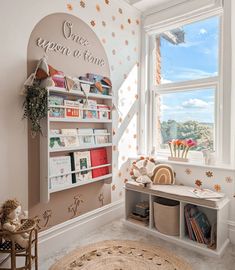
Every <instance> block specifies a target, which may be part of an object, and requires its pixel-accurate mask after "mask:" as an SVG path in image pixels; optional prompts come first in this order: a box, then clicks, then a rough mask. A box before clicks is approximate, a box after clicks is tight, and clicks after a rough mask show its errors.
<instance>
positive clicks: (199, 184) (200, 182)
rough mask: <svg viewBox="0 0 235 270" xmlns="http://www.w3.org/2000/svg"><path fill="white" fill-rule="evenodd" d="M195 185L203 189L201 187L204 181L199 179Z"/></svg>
mask: <svg viewBox="0 0 235 270" xmlns="http://www.w3.org/2000/svg"><path fill="white" fill-rule="evenodd" d="M195 185H196V186H197V187H201V186H202V181H201V180H199V179H197V180H196V181H195Z"/></svg>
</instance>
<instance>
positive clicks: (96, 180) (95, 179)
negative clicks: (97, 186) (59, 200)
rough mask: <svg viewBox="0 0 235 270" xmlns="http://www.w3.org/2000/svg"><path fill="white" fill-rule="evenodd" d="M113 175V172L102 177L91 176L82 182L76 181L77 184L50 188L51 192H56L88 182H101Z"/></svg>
mask: <svg viewBox="0 0 235 270" xmlns="http://www.w3.org/2000/svg"><path fill="white" fill-rule="evenodd" d="M111 177H112V174H111V173H110V174H106V175H102V176H100V177H96V178H91V179H87V180H83V181H81V182H78V183H75V184H71V185H69V186H65V187H61V188H54V189H50V190H49V193H50V194H51V193H55V192H59V191H63V190H67V189H71V188H75V187H79V186H83V185H87V184H92V183H95V182H99V181H102V180H106V179H109V178H111Z"/></svg>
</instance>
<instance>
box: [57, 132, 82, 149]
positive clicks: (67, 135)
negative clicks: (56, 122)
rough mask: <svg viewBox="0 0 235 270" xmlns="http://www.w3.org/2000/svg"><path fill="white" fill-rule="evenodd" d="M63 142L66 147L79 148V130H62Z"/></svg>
mask: <svg viewBox="0 0 235 270" xmlns="http://www.w3.org/2000/svg"><path fill="white" fill-rule="evenodd" d="M61 135H63V136H62V141H63V142H64V144H65V147H77V146H79V141H78V136H77V129H76V128H74V129H71V128H70V129H61Z"/></svg>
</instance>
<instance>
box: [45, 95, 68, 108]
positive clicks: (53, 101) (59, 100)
mask: <svg viewBox="0 0 235 270" xmlns="http://www.w3.org/2000/svg"><path fill="white" fill-rule="evenodd" d="M48 105H49V106H53V105H64V98H63V97H62V96H59V95H50V96H49V98H48Z"/></svg>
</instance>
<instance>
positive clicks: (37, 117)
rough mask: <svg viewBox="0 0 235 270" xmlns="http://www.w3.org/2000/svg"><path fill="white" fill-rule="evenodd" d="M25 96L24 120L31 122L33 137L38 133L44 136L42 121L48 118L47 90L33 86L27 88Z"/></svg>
mask: <svg viewBox="0 0 235 270" xmlns="http://www.w3.org/2000/svg"><path fill="white" fill-rule="evenodd" d="M25 94H26V97H25V101H24V104H23V107H24V115H23V118H26V119H28V120H29V121H30V122H31V131H32V136H33V137H35V136H36V135H37V134H38V133H41V134H42V129H41V120H42V119H44V118H46V117H47V112H48V103H47V89H46V88H43V87H40V86H38V85H37V84H33V85H31V86H27V88H26V91H25Z"/></svg>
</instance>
